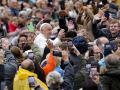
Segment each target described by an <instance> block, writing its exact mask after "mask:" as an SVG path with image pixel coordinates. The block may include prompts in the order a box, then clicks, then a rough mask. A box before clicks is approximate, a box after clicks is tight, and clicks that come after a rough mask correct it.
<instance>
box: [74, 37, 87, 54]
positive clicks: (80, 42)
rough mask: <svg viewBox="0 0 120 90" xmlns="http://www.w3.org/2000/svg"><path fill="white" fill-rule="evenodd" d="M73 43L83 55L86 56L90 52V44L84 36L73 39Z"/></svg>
mask: <svg viewBox="0 0 120 90" xmlns="http://www.w3.org/2000/svg"><path fill="white" fill-rule="evenodd" d="M72 42H73V44H74V45H75V47H76V48H77V49H78V50H79V52H80V53H81V54H84V53H85V52H86V51H87V50H88V43H87V41H86V39H85V38H84V37H83V36H77V37H75V38H73V40H72Z"/></svg>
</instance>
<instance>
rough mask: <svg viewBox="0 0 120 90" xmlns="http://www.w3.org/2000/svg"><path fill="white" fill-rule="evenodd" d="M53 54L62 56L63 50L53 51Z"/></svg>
mask: <svg viewBox="0 0 120 90" xmlns="http://www.w3.org/2000/svg"><path fill="white" fill-rule="evenodd" d="M53 56H57V57H62V52H60V51H53Z"/></svg>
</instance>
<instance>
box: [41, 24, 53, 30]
mask: <svg viewBox="0 0 120 90" xmlns="http://www.w3.org/2000/svg"><path fill="white" fill-rule="evenodd" d="M46 27H52V26H51V25H50V24H49V23H43V24H41V25H40V31H43V30H44V29H45V28H46Z"/></svg>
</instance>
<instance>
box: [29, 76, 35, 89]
mask: <svg viewBox="0 0 120 90" xmlns="http://www.w3.org/2000/svg"><path fill="white" fill-rule="evenodd" d="M28 82H29V85H30V87H34V86H35V78H34V77H32V76H31V77H28Z"/></svg>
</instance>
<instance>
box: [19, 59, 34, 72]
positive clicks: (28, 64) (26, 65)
mask: <svg viewBox="0 0 120 90" xmlns="http://www.w3.org/2000/svg"><path fill="white" fill-rule="evenodd" d="M21 67H22V68H23V69H26V70H28V71H34V69H35V67H34V63H33V61H32V60H30V59H26V60H24V61H23V62H22V63H21Z"/></svg>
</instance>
